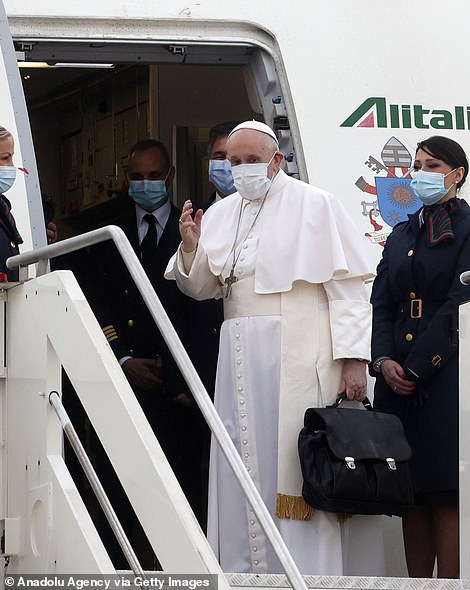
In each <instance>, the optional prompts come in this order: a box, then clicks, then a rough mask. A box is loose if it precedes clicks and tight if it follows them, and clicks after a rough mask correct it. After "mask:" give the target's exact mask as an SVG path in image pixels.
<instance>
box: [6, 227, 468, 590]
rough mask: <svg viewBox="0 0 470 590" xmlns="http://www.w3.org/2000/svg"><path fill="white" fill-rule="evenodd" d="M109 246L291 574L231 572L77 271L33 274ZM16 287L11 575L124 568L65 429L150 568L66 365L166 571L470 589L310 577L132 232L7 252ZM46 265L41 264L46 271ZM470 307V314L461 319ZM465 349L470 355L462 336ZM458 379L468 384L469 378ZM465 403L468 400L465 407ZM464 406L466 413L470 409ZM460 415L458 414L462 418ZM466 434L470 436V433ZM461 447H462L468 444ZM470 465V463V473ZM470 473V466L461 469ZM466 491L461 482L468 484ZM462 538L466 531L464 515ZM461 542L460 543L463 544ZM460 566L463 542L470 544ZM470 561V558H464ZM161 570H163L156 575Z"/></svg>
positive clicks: (11, 302)
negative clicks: (115, 498)
mask: <svg viewBox="0 0 470 590" xmlns="http://www.w3.org/2000/svg"><path fill="white" fill-rule="evenodd" d="M103 239H113V240H114V242H115V244H116V246H117V248H118V250H119V251H120V253H121V255H122V257H123V259H124V261H125V263H126V265H127V267H128V269H129V271H130V273H131V275H132V276H133V278H134V280H135V281H136V284H137V285H138V286H139V289H140V291H141V294H142V296H143V298H144V300H145V301H146V303H147V305H148V307H149V309H150V311H151V314H152V316H153V317H154V319H155V321H156V323H157V325H158V326H159V329H160V330H161V332H162V334H163V335H164V337H165V339H166V341H167V344H168V346H169V348H170V350H171V352H172V354H173V355H174V357H175V359H176V361H177V363H178V365H179V367H180V369H181V371H182V373H183V375H184V377H185V378H186V380H187V382H188V385H189V386H190V388H191V391H192V392H193V395H194V397H195V400H196V401H197V403H198V405H199V407H200V409H201V411H202V413H203V415H204V417H205V418H206V420H207V422H208V424H209V426H210V427H211V430H212V432H213V435H214V436H215V437H216V438H217V440H218V442H219V444H220V446H221V448H222V449H224V452H225V455H226V458H227V461H228V462H229V464H230V466H231V468H232V470H233V472H234V474H235V476H236V478H237V480H238V481H239V483H240V486H241V487H242V489H243V490H244V493H245V495H246V498H247V500H248V502H249V503H250V505H251V506H252V507H253V509H254V511H255V513H256V515H257V517H258V519H259V521H260V522H261V524H262V527H263V529H264V531H265V532H266V534H267V536H268V538H269V539H270V541H271V543H272V544H273V547H274V549H275V551H276V553H277V555H278V558H279V560H280V562H281V563H282V565H283V567H284V569H285V571H286V575H285V576H281V575H266V576H264V575H247V574H245V575H243V574H236V573H232V574H225V573H223V572H222V570H221V568H220V566H219V564H218V562H217V560H216V558H215V556H214V554H213V552H212V550H211V548H210V547H209V545H208V543H207V540H206V538H205V536H204V534H203V532H202V531H201V529H200V527H199V525H198V523H197V520H196V518H195V516H194V515H193V513H192V511H191V508H190V506H189V504H188V502H187V500H186V498H185V496H184V494H183V492H182V490H181V488H180V486H179V484H178V482H177V480H176V478H175V476H174V474H173V472H172V470H171V468H170V466H169V464H168V462H167V460H166V458H165V456H164V454H163V452H162V450H161V448H160V446H159V444H158V441H157V440H156V438H155V436H154V434H153V432H152V430H151V428H150V426H149V424H148V422H147V420H146V418H145V416H144V414H143V412H142V410H141V408H140V406H139V404H138V402H137V400H136V398H135V396H134V393H133V392H132V390H131V388H130V386H129V384H128V382H127V380H126V378H125V377H124V374H123V372H122V370H121V367H120V365H119V363H118V362H117V360H116V359H115V357H114V355H113V353H112V351H111V348H110V347H109V344H108V343H107V340H106V338H105V337H104V335H103V333H102V331H101V329H100V326H99V324H98V322H97V321H96V319H95V317H94V315H93V313H92V311H91V309H90V307H89V305H88V303H87V301H86V299H85V297H84V295H83V293H82V291H81V289H80V287H79V285H78V283H77V281H76V279H75V277H74V276H73V274H72V273H71V272H70V271H56V272H52V273H46V272H45V273H44V274H40V275H39V276H37V277H36V278H32V279H29V280H26V275H27V268H28V265H31V264H35V263H39V262H41V264H40V267H41V268H42V269H43V270H45V269H46V264H45V261H46V260H47V259H49V258H53V257H55V256H58V255H61V254H64V253H66V252H70V251H73V250H77V249H79V248H82V247H86V246H90V245H92V244H95V243H97V242H99V241H101V240H103ZM8 265H9V266H10V267H16V266H19V267H20V277H21V278H22V279H23V280H22V281H20V282H19V283H14V284H13V283H12V284H8V283H7V284H4V285H2V286H1V290H0V296H1V299H2V305H1V306H0V325H2V326H3V330H4V338H3V339H0V359H1V362H0V396H1V416H2V420H1V422H0V424H1V440H2V452H1V455H0V460H1V468H2V474H3V477H2V486H1V489H0V494H1V496H0V502H1V506H2V518H1V521H0V523H1V529H2V530H1V531H0V532H1V535H2V553H3V557H4V559H5V568H4V572H3V575H4V576H5V580H6V579H7V578H8V577H9V576H14V575H15V574H23V575H26V574H54V575H60V574H67V575H72V574H75V575H85V574H87V575H89V574H94V575H113V574H116V570H115V569H114V567H113V565H112V562H111V560H110V558H109V556H108V555H107V553H106V549H105V547H104V545H103V543H102V541H101V539H100V537H99V535H98V533H97V531H96V529H95V527H94V525H93V522H92V520H91V517H90V515H89V514H88V512H87V509H86V507H85V505H84V503H83V501H82V499H81V497H80V495H79V493H78V491H77V488H76V487H75V484H74V482H73V480H72V478H71V476H70V474H69V472H68V469H67V466H66V464H65V462H64V459H63V432H64V431H65V433H66V434H67V436H68V437H69V439H70V441H71V443H72V446H73V447H74V449H75V450H76V452H77V453H78V455H79V457H81V462H82V464H83V466H84V468H85V470H86V472H87V476H88V478H89V480H90V482H91V485H92V487H93V488H94V490H95V492H96V494H97V496H98V498H99V500H100V503H101V505H102V506H103V509H104V511H105V513H106V514H107V516H108V518H109V519H110V521H111V524H112V526H113V530H114V532H115V534H116V536H117V538H118V540H119V542H120V544H121V546H122V548H123V552H124V554H125V555H126V557H127V558H128V561H129V564H130V565H129V567H130V570H129V572H128V573H129V574H130V575H132V576H134V577H142V576H144V577H145V576H148V575H150V576H151V575H152V574H150V573H146V572H143V571H142V569H141V567H140V565H139V563H138V560H137V558H136V556H135V554H134V552H133V550H132V547H131V546H130V544H129V541H128V540H127V539H126V537H125V535H124V533H123V531H122V529H121V527H120V524H119V522H118V521H117V519H116V517H115V515H114V513H113V509H112V507H111V506H110V504H109V502H108V500H107V498H106V496H105V494H104V492H103V490H102V489H101V486H100V483H99V474H95V473H94V472H93V470H92V468H91V466H90V464H89V461H88V459H87V457H86V455H85V453H84V451H83V448H81V446H80V443H79V441H77V439H76V437H75V436H74V432H73V425H72V424H71V423H70V421H69V419H68V417H67V415H66V413H65V410H64V408H63V406H62V403H61V372H62V368H63V369H64V370H65V371H66V373H67V375H68V376H69V378H70V381H71V383H72V385H73V387H74V388H75V390H76V392H77V395H78V397H79V399H80V401H81V403H82V405H83V407H84V409H85V411H86V413H87V415H88V417H89V419H90V421H91V423H92V425H93V427H94V429H95V431H96V433H97V435H98V436H99V438H100V441H101V443H102V445H103V447H104V449H105V451H106V453H107V454H108V456H109V458H110V460H111V463H112V465H113V467H114V469H115V471H116V473H117V475H118V477H119V479H120V481H121V483H122V485H123V488H124V490H125V492H126V494H127V496H128V498H129V500H130V502H131V504H132V506H133V508H134V510H135V513H136V515H137V517H138V519H139V520H140V522H141V525H142V527H143V529H144V531H145V534H146V535H147V537H148V539H149V541H150V544H151V546H152V548H153V550H154V552H155V554H156V555H157V557H158V559H159V561H160V563H161V566H162V570H163V573H165V574H191V575H197V574H199V575H201V574H215V575H217V579H218V585H219V587H220V588H226V589H228V588H229V587H232V588H245V587H250V588H251V587H293V588H295V589H296V590H297V589H299V590H300V589H302V590H305V588H306V587H307V586H308V587H310V588H364V589H368V588H396V589H398V588H403V589H405V588H413V589H416V588H423V589H424V588H439V589H441V588H442V589H449V590H450V589H457V588H467V587H470V582H468V581H465V580H410V579H406V578H360V577H354V578H353V577H334V576H306V577H302V576H301V575H300V574H299V572H298V570H297V567H296V565H295V563H294V562H293V560H292V557H291V556H290V554H289V552H288V550H287V548H286V547H285V545H284V542H283V540H282V538H281V537H280V535H279V532H278V530H277V528H276V526H275V524H274V522H273V521H272V519H271V517H270V515H269V513H268V511H267V508H266V506H265V505H264V503H263V502H262V500H261V498H260V496H259V494H258V492H257V490H256V488H255V486H254V484H253V482H252V480H251V478H250V477H249V476H248V474H247V472H246V469H245V468H244V466H243V463H242V461H241V459H240V457H239V455H238V453H237V451H236V449H235V447H234V445H233V443H232V441H231V439H230V437H229V435H228V433H227V432H226V430H225V428H224V426H223V424H222V423H221V421H220V418H219V417H218V415H217V413H216V411H215V409H214V406H213V404H212V402H211V400H210V398H209V396H208V394H207V392H206V391H205V389H204V386H203V385H202V383H201V381H200V379H199V377H198V375H197V373H196V371H195V370H194V367H193V366H192V364H191V362H190V360H189V357H188V356H187V354H186V352H185V350H184V348H183V346H182V345H181V343H180V341H179V339H178V336H177V334H176V332H175V330H174V328H173V326H172V325H171V322H170V321H169V319H168V317H167V315H166V313H165V311H164V309H163V307H162V306H161V304H160V302H159V300H158V298H157V296H156V294H155V292H154V291H153V289H152V287H151V284H150V282H149V280H148V278H147V276H146V274H145V272H144V271H143V269H142V267H141V265H140V262H139V261H138V259H137V257H136V255H135V253H134V252H133V250H132V248H131V246H130V244H129V243H128V241H127V238H126V237H125V235H124V234H123V232H122V231H121V230H120V229H119V228H117V227H113V226H108V227H107V228H103V229H101V230H95V231H94V232H90V233H88V234H85V235H83V236H78V237H75V238H70V239H68V240H64V241H63V242H59V243H57V244H54V245H51V246H46V247H43V248H39V249H37V250H34V251H31V252H27V253H25V254H21V255H19V256H16V257H13V258H10V259H9V261H8ZM38 268H39V266H38ZM467 317H470V308H468V306H463V307H462V322H463V325H466V322H467ZM461 337H462V338H463V346H462V354H464V351H465V348H467V347H468V344H467V342H466V337H467V330H466V331H465V332H464V333H463V335H461ZM462 366H463V368H464V370H463V371H462V379H466V372H467V371H468V370H470V369H466V368H465V363H462ZM467 405H468V403H467ZM465 410H466V411H467V412H468V408H466V407H465ZM464 415H465V412H463V416H464ZM466 436H467V438H468V435H466ZM464 442H465V441H464ZM464 467H466V465H464ZM464 471H465V470H464ZM464 483H465V481H464ZM462 516H463V520H462V533H464V534H465V533H466V527H468V524H467V521H466V519H467V518H468V514H467V511H465V509H463V514H462ZM464 545H465V544H464ZM462 551H463V554H462V557H463V560H462V561H463V563H464V564H465V555H466V553H465V552H466V551H467V547H463V550H462ZM467 558H468V556H467ZM153 574H154V575H155V572H153Z"/></svg>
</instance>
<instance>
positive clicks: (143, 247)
mask: <svg viewBox="0 0 470 590" xmlns="http://www.w3.org/2000/svg"><path fill="white" fill-rule="evenodd" d="M144 219H145V221H146V222H147V223H148V226H149V227H148V230H147V233H146V234H145V236H144V239H143V240H142V243H141V244H140V252H141V254H142V264H144V265H145V264H146V263H148V262H150V261H151V260H152V259H153V257H154V256H155V252H156V251H157V243H158V234H157V226H156V223H157V220H156V219H155V217H154V216H153V215H150V213H147V215H144Z"/></svg>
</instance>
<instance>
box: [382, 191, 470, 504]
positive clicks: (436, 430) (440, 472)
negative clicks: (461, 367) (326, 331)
mask: <svg viewBox="0 0 470 590" xmlns="http://www.w3.org/2000/svg"><path fill="white" fill-rule="evenodd" d="M451 220H452V226H453V231H454V238H453V239H446V240H444V241H442V242H440V243H439V244H437V245H435V246H433V247H430V246H429V245H428V244H427V242H426V228H425V226H423V227H421V228H420V227H419V212H418V213H415V214H413V215H410V216H409V221H408V222H405V223H400V224H398V225H396V226H395V228H394V230H393V232H392V233H391V234H390V236H389V237H388V239H387V243H386V245H385V249H384V253H383V258H382V261H381V262H380V264H379V266H378V269H377V277H376V279H375V281H374V286H373V290H372V298H371V302H372V305H373V332H372V358H373V359H377V358H378V357H381V356H388V357H390V358H392V359H393V360H395V361H397V362H398V363H400V364H401V365H402V366H403V367H405V368H408V369H411V370H412V371H414V372H415V373H416V374H417V375H418V376H419V380H418V384H417V391H416V393H414V394H413V395H412V396H402V395H397V394H395V393H394V392H393V391H392V390H391V389H390V388H389V387H388V385H387V384H386V382H385V380H384V378H383V377H382V375H378V376H377V381H376V386H375V394H374V395H375V397H374V406H375V407H376V408H377V409H381V410H385V411H390V412H393V413H396V414H398V415H399V416H400V417H401V418H402V420H403V422H404V425H405V429H406V432H407V436H408V438H409V440H410V443H411V446H412V449H413V459H412V472H413V479H414V485H415V491H416V492H417V493H428V492H435V491H450V490H456V489H457V487H458V334H457V325H458V315H457V314H458V310H459V304H461V303H463V302H465V301H468V300H470V288H469V287H466V286H464V285H462V284H461V283H460V280H459V277H460V274H461V273H462V272H463V271H465V270H468V269H469V268H470V207H469V206H468V204H467V203H466V202H465V201H461V208H460V209H457V210H455V211H454V212H453V213H452V216H451ZM418 402H419V403H418ZM421 403H423V405H420V404H421Z"/></svg>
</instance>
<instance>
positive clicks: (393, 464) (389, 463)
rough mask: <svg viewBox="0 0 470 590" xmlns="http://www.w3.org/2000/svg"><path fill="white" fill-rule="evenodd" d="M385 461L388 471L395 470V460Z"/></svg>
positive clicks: (389, 458) (387, 459)
mask: <svg viewBox="0 0 470 590" xmlns="http://www.w3.org/2000/svg"><path fill="white" fill-rule="evenodd" d="M385 461H387V465H388V468H389V469H390V471H396V470H397V464H396V463H395V459H392V458H391V457H387V458H386V459H385Z"/></svg>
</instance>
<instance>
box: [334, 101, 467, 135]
mask: <svg viewBox="0 0 470 590" xmlns="http://www.w3.org/2000/svg"><path fill="white" fill-rule="evenodd" d="M341 127H379V128H387V127H388V128H391V129H413V128H414V129H470V106H455V107H452V108H451V109H433V108H430V107H427V106H424V105H421V104H413V105H412V104H392V103H388V102H387V99H386V98H384V97H370V98H367V99H366V100H365V101H364V102H363V103H362V104H361V105H359V106H358V107H357V109H356V110H355V111H354V112H353V113H351V114H350V115H349V117H348V118H347V119H345V120H344V121H343V122H342V123H341Z"/></svg>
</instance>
